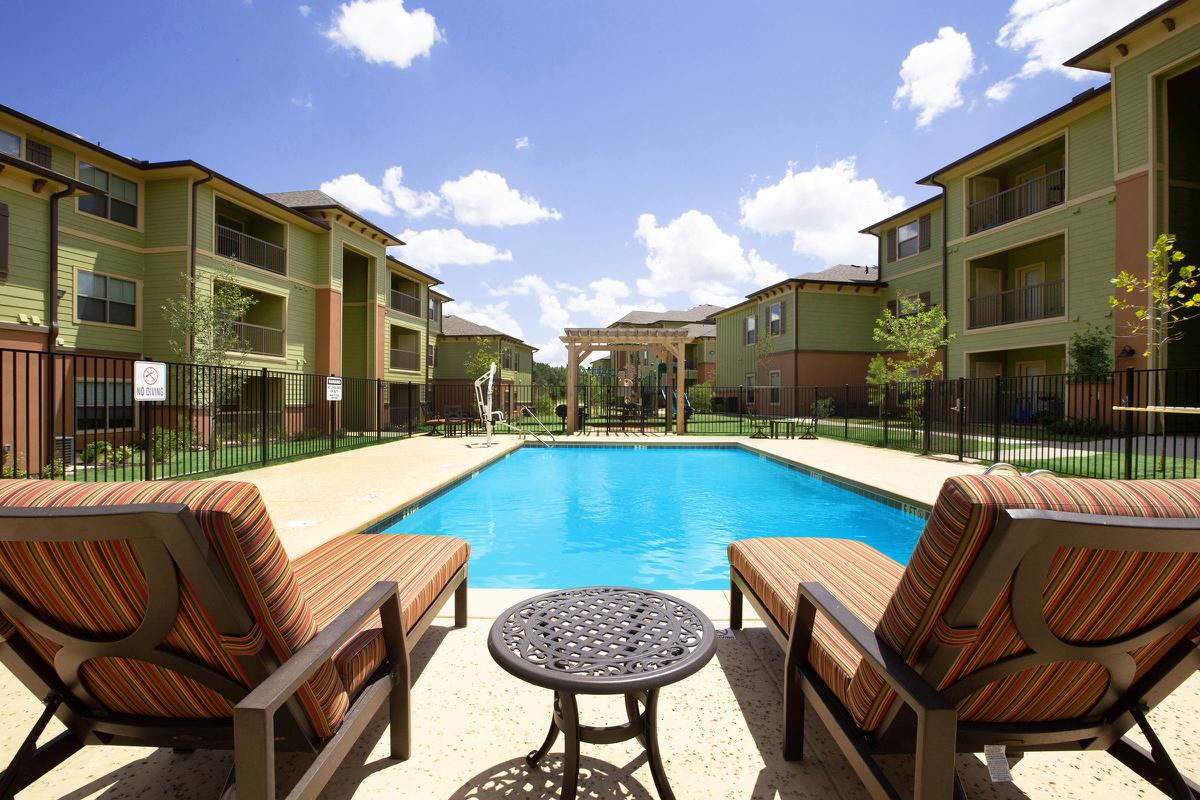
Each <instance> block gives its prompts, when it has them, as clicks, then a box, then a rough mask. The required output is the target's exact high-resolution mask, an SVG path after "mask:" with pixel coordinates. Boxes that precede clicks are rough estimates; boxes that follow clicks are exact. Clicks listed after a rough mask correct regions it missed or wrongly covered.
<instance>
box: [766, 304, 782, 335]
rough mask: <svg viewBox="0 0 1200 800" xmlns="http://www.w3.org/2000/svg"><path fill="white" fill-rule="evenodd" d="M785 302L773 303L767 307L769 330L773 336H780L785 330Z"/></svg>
mask: <svg viewBox="0 0 1200 800" xmlns="http://www.w3.org/2000/svg"><path fill="white" fill-rule="evenodd" d="M784 305H785V304H784V303H772V304H771V306H770V307H769V308H768V309H767V331H768V332H769V333H770V334H771V335H772V336H779V335H780V334H782V333H783V331H784V322H783V309H784Z"/></svg>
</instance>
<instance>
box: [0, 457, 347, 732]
mask: <svg viewBox="0 0 1200 800" xmlns="http://www.w3.org/2000/svg"><path fill="white" fill-rule="evenodd" d="M133 503H182V504H183V505H185V506H187V507H188V508H189V509H190V510H191V511H192V512H193V513H194V514H195V516H196V520H197V521H198V522H199V524H200V529H201V530H202V531H203V532H204V534H205V536H206V537H207V539H208V542H209V544H210V546H211V547H212V549H213V552H214V553H215V554H216V556H217V558H218V559H219V561H220V563H221V565H222V566H223V567H224V569H225V571H226V572H227V574H228V575H229V577H230V579H231V580H232V581H233V583H234V585H235V586H237V587H238V589H239V590H240V591H241V593H242V595H243V598H244V600H245V603H246V605H247V607H248V609H249V611H250V613H251V615H252V617H253V618H254V620H255V621H256V622H257V624H258V627H259V628H260V629H261V632H262V635H263V638H264V639H265V641H266V642H267V644H268V645H269V646H270V648H271V650H272V652H273V653H274V655H275V657H276V658H277V659H278V660H280V661H284V660H286V659H287V658H289V657H290V656H291V655H292V654H293V653H294V652H295V651H296V650H298V649H299V648H300V647H302V646H303V645H304V644H306V643H307V642H308V641H309V640H310V639H312V637H313V636H314V635H316V632H317V630H318V626H317V623H316V620H315V618H314V617H313V614H312V610H311V608H310V606H309V605H308V603H307V602H306V601H305V598H304V596H303V594H302V592H301V590H300V586H299V585H298V584H297V582H296V580H295V578H294V576H293V574H292V568H291V565H290V563H289V562H288V558H287V555H286V554H285V553H284V550H283V547H282V545H281V544H280V542H279V539H278V537H277V536H276V533H275V529H274V527H273V526H272V524H271V519H270V517H269V516H268V514H267V510H266V507H265V506H264V505H263V502H262V499H261V497H260V496H259V493H258V489H257V488H256V487H254V486H253V485H251V484H248V483H240V482H233V481H181V482H170V481H164V482H154V483H110V484H103V483H92V484H89V483H67V482H62V481H0V506H4V507H28V508H69V507H79V506H114V505H127V504H133ZM0 539H2V537H0ZM0 584H3V586H4V588H5V590H6V591H8V592H9V593H10V594H12V595H13V596H15V597H18V598H20V599H21V600H22V601H23V602H24V603H25V604H26V606H27V607H30V608H37V609H44V610H45V613H46V619H47V621H48V622H50V623H51V624H53V625H55V626H57V627H60V628H62V629H64V630H68V631H72V632H74V633H76V634H79V635H90V636H93V637H97V638H118V637H119V636H120V635H121V634H122V633H128V632H129V631H132V630H133V629H134V628H135V627H136V625H137V621H138V620H139V619H140V618H141V616H142V613H143V610H144V608H145V604H146V580H145V576H144V573H143V570H142V567H141V565H140V564H139V563H138V559H137V556H136V555H135V554H134V552H133V551H132V549H131V548H130V547H129V545H128V544H127V543H124V542H108V543H79V544H75V543H53V544H50V543H36V544H22V543H16V542H3V541H0ZM183 588H184V591H183V592H182V593H181V594H182V597H183V599H182V603H181V605H180V609H179V613H178V617H177V621H176V624H175V627H174V629H173V630H172V631H171V633H170V634H169V635H168V638H167V640H166V644H167V646H168V647H170V648H171V649H172V650H174V651H175V652H177V653H178V654H180V655H182V656H186V657H189V658H193V659H196V660H198V661H200V662H202V663H204V664H206V665H207V666H209V667H211V668H213V669H216V670H218V671H220V672H222V673H224V674H225V675H227V676H229V677H230V678H232V679H233V680H235V681H237V682H238V683H241V684H242V685H244V686H245V685H247V680H246V678H245V676H244V675H242V674H241V672H240V670H239V669H238V667H237V665H236V662H235V661H234V656H235V655H236V650H237V644H236V643H230V642H223V641H222V640H221V639H220V637H219V636H218V634H217V632H216V630H215V629H214V628H213V627H212V624H211V622H210V621H209V620H208V618H207V615H206V614H205V612H204V610H203V609H202V608H201V607H200V606H199V604H198V603H197V601H196V599H195V597H194V596H193V594H192V593H191V591H190V590H189V589H188V588H187V586H186V584H184V587H183ZM7 622H8V623H9V625H8V628H9V630H12V629H14V628H15V629H16V630H17V631H18V632H19V634H20V635H21V636H23V637H24V638H25V639H26V640H27V641H28V642H29V643H30V644H31V645H32V646H33V647H34V648H35V649H36V650H37V652H38V653H39V654H40V655H41V656H42V658H44V659H46V661H47V662H48V663H53V658H54V653H55V652H56V651H57V650H58V645H57V644H56V643H55V642H53V641H52V640H50V639H47V638H44V637H42V636H39V635H38V634H36V633H34V632H32V631H30V630H27V629H25V628H23V627H22V626H20V625H14V623H13V622H12V620H7ZM82 678H83V682H84V684H85V686H86V687H87V689H88V690H89V691H90V692H91V693H92V695H93V696H94V697H95V698H96V699H97V700H98V701H99V702H101V703H102V704H103V705H104V706H106V707H107V708H109V709H110V710H113V711H117V712H123V713H131V714H144V715H149V716H162V717H172V718H188V717H192V718H219V717H228V716H231V715H232V708H231V707H230V705H229V703H228V701H226V700H225V698H223V697H221V696H220V695H219V694H217V693H215V692H213V691H211V690H210V689H208V688H206V687H204V686H202V685H200V684H199V683H197V682H195V681H193V680H191V679H190V678H187V677H185V676H183V675H181V674H179V673H177V672H174V671H171V670H168V669H164V668H161V667H158V666H155V665H151V664H145V663H137V662H131V661H129V660H127V659H116V658H105V659H93V660H91V661H89V662H87V663H85V665H84V666H83V669H82ZM297 697H298V699H299V700H300V703H301V705H302V706H303V708H304V709H305V711H306V713H307V714H308V716H309V717H310V719H311V720H312V723H313V725H314V727H315V729H316V731H317V733H318V735H320V736H323V737H324V736H329V735H332V733H333V732H334V731H336V730H337V727H338V725H339V724H340V722H341V719H342V717H343V715H344V714H345V712H346V709H347V707H348V705H349V699H348V697H347V693H346V689H345V687H344V686H343V685H342V682H341V680H340V678H339V677H338V674H337V671H336V670H335V669H334V667H333V665H332V664H329V665H327V666H323V667H321V669H319V670H318V671H317V673H316V674H315V675H314V676H313V677H312V678H311V679H310V680H309V681H308V682H307V683H306V684H305V685H304V686H303V687H302V688H301V689H300V691H299V692H298V693H297Z"/></svg>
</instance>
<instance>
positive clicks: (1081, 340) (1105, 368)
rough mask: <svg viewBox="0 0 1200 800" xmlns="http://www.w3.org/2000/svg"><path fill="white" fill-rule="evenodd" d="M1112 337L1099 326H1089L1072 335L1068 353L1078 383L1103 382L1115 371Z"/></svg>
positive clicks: (1073, 375)
mask: <svg viewBox="0 0 1200 800" xmlns="http://www.w3.org/2000/svg"><path fill="white" fill-rule="evenodd" d="M1112 349H1113V346H1112V336H1111V335H1110V334H1109V332H1108V331H1106V330H1104V329H1103V328H1101V327H1099V326H1098V325H1093V324H1089V325H1088V326H1087V327H1086V328H1085V329H1083V330H1081V331H1076V332H1075V333H1074V334H1072V335H1071V342H1070V344H1069V345H1068V351H1069V354H1070V357H1071V374H1072V377H1073V378H1074V379H1075V380H1077V381H1102V380H1104V379H1105V378H1107V377H1109V375H1110V374H1111V373H1112V369H1113V357H1112Z"/></svg>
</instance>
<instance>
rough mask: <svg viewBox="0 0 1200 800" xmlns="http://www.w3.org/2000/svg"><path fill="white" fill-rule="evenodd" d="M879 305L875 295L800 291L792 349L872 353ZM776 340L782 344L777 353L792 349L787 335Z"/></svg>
mask: <svg viewBox="0 0 1200 800" xmlns="http://www.w3.org/2000/svg"><path fill="white" fill-rule="evenodd" d="M880 304H881V301H880V298H879V296H878V295H875V294H873V293H870V292H862V293H858V294H855V293H854V290H853V289H845V290H842V291H841V292H835V291H833V290H832V289H826V290H825V291H822V292H800V293H799V295H798V296H797V305H798V309H797V311H798V312H799V314H798V320H799V329H798V332H799V334H800V335H799V337H798V339H797V341H796V348H795V349H798V350H835V351H850V352H868V351H873V350H874V349H875V342H874V340H873V339H872V338H871V333H872V331H874V330H875V320H876V319H878V318H879V310H880ZM779 338H780V339H783V340H785V341H783V342H781V346H780V347H776V348H775V351H776V352H779V351H780V350H791V349H793V347H792V342H791V340H790V338H789V336H788V335H787V334H784V335H783V336H782V337H779Z"/></svg>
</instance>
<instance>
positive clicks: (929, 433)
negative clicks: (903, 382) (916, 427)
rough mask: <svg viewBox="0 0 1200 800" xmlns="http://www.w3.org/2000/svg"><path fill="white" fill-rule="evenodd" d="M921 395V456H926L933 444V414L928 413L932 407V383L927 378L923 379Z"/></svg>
mask: <svg viewBox="0 0 1200 800" xmlns="http://www.w3.org/2000/svg"><path fill="white" fill-rule="evenodd" d="M922 394H923V397H922V399H921V412H922V413H921V416H923V417H924V420H923V421H922V422H923V424H922V427H923V428H924V430H923V432H922V436H921V455H928V454H929V450H930V449H931V445H932V444H933V414H932V413H930V412H931V410H932V409H931V406H932V405H933V381H931V380H930V379H929V378H926V379H925V386H924V387H923V390H922Z"/></svg>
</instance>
